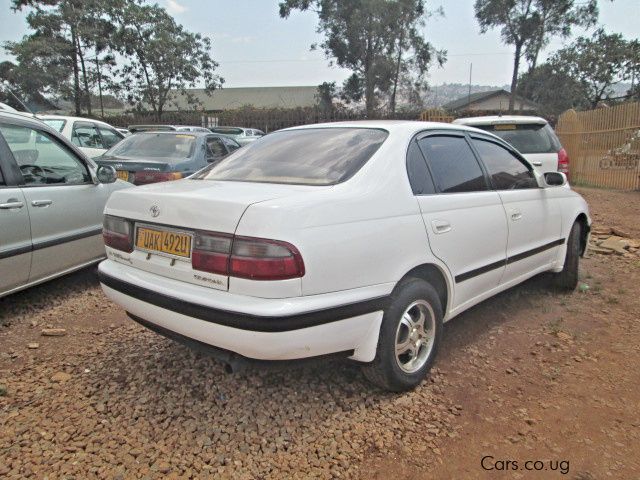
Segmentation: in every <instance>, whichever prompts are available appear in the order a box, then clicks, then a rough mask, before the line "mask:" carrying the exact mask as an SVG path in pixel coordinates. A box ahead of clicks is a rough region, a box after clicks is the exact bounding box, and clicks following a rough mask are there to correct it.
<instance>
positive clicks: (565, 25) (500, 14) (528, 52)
mask: <svg viewBox="0 0 640 480" xmlns="http://www.w3.org/2000/svg"><path fill="white" fill-rule="evenodd" d="M474 8H475V14H476V18H477V19H478V23H479V24H480V31H481V32H482V33H485V32H487V31H488V30H490V29H493V28H499V29H500V35H501V37H502V41H503V42H504V43H506V44H508V45H513V46H514V47H515V52H514V61H513V75H512V77H511V92H513V93H514V94H515V92H516V91H517V84H518V74H519V69H520V61H521V59H522V57H523V56H524V57H525V58H526V59H527V60H528V61H529V65H530V68H531V69H533V68H535V66H536V63H537V59H538V55H539V53H540V51H541V50H542V48H544V47H545V46H546V45H547V44H548V43H549V41H550V40H551V38H553V37H556V36H561V37H567V36H569V35H570V34H571V29H572V28H573V27H574V26H584V27H587V26H591V25H593V24H594V23H595V22H596V20H597V17H598V8H597V0H585V1H576V0H476V2H475V5H474ZM514 99H515V97H514V95H512V96H511V99H510V101H509V110H510V111H513V106H514Z"/></svg>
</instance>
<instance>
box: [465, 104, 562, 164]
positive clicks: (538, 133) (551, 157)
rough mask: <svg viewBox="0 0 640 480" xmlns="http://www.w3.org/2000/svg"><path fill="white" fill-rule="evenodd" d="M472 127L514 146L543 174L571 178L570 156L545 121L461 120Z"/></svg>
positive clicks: (525, 118) (524, 118)
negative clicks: (561, 174) (548, 173)
mask: <svg viewBox="0 0 640 480" xmlns="http://www.w3.org/2000/svg"><path fill="white" fill-rule="evenodd" d="M453 123H455V124H457V125H468V126H470V127H476V128H480V129H482V130H486V131H487V132H491V133H493V134H494V135H497V136H498V137H500V138H502V139H503V140H505V141H506V142H508V143H510V144H511V145H513V146H514V147H515V148H516V149H517V150H518V151H519V152H520V153H521V154H522V155H523V156H524V157H525V158H526V159H527V160H529V162H530V163H531V164H532V165H533V166H534V167H535V168H536V169H537V170H538V171H539V172H541V173H544V172H562V173H564V174H565V175H568V174H569V156H568V155H567V152H566V151H565V149H564V148H562V145H561V144H560V140H558V137H557V136H556V134H555V132H554V131H553V128H551V125H549V123H548V122H547V121H546V120H545V119H544V118H541V117H529V116H521V115H505V116H486V117H469V118H458V119H456V120H454V121H453Z"/></svg>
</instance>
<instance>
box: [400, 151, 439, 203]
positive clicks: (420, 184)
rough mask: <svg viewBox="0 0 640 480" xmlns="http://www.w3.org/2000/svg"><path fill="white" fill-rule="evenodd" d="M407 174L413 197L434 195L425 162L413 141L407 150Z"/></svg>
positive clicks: (433, 187)
mask: <svg viewBox="0 0 640 480" xmlns="http://www.w3.org/2000/svg"><path fill="white" fill-rule="evenodd" d="M407 174H408V175H409V183H410V184H411V190H413V193H414V195H429V194H431V193H435V190H436V189H435V186H434V185H433V180H432V179H431V174H430V173H429V169H428V168H427V162H426V161H425V160H424V157H423V156H422V152H420V147H418V144H417V143H416V142H415V141H413V142H411V144H409V149H408V150H407Z"/></svg>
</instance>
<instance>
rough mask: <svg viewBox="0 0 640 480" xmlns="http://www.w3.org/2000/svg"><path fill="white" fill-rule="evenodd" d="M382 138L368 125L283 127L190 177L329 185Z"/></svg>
mask: <svg viewBox="0 0 640 480" xmlns="http://www.w3.org/2000/svg"><path fill="white" fill-rule="evenodd" d="M387 136H388V133H387V132H386V131H384V130H379V129H373V128H342V127H339V128H304V129H298V130H284V131H280V132H275V133H272V134H270V135H267V136H265V137H264V138H262V139H261V140H260V141H259V142H252V143H250V144H249V145H246V146H244V147H242V148H240V149H238V150H236V151H235V152H233V153H232V154H230V155H229V156H228V157H226V158H225V159H224V160H223V161H221V162H220V163H217V164H215V165H212V166H211V167H209V168H205V169H204V170H201V171H200V172H199V173H198V174H196V175H195V176H194V177H192V178H194V179H202V180H226V181H237V182H262V183H287V184H301V185H335V184H336V183H340V182H344V181H345V180H348V179H349V178H351V177H352V176H353V175H355V173H356V172H357V171H358V170H360V168H361V167H362V166H363V165H364V164H365V163H367V161H368V160H369V159H370V158H371V157H372V155H373V154H374V153H375V152H376V151H377V150H378V148H380V145H382V143H383V142H384V141H385V139H386V138H387Z"/></svg>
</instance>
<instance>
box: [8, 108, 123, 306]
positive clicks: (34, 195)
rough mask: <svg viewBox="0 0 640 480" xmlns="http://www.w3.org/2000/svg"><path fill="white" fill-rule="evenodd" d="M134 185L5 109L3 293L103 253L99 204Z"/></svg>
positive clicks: (44, 128)
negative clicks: (119, 179) (121, 180)
mask: <svg viewBox="0 0 640 480" xmlns="http://www.w3.org/2000/svg"><path fill="white" fill-rule="evenodd" d="M130 186H131V185H130V184H128V183H125V182H120V181H118V182H116V175H115V171H113V170H112V169H108V168H107V169H105V168H98V167H97V166H96V165H95V164H94V163H93V162H92V161H91V160H89V159H88V158H86V156H85V155H83V154H82V153H81V152H80V151H79V150H78V149H77V148H75V147H74V146H73V145H72V144H71V143H70V142H69V141H68V140H67V139H65V138H64V137H63V136H62V135H60V134H59V133H58V132H56V131H55V130H54V129H52V128H50V127H48V126H47V125H45V124H44V123H42V122H40V121H38V120H34V119H29V118H25V117H24V116H21V115H15V114H10V113H0V296H4V295H7V294H9V293H12V292H15V291H17V290H21V289H23V288H26V287H29V286H31V285H35V284H37V283H41V282H44V281H46V280H49V279H51V278H54V277H57V276H59V275H63V274H65V273H68V272H71V271H73V270H76V269H79V268H82V267H84V266H87V265H90V264H92V263H95V262H97V261H99V260H100V259H101V258H103V257H104V255H105V250H104V244H103V241H102V210H103V209H104V205H105V203H106V201H107V199H108V198H109V195H110V194H111V193H112V192H113V191H115V190H119V189H122V188H126V187H130Z"/></svg>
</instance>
